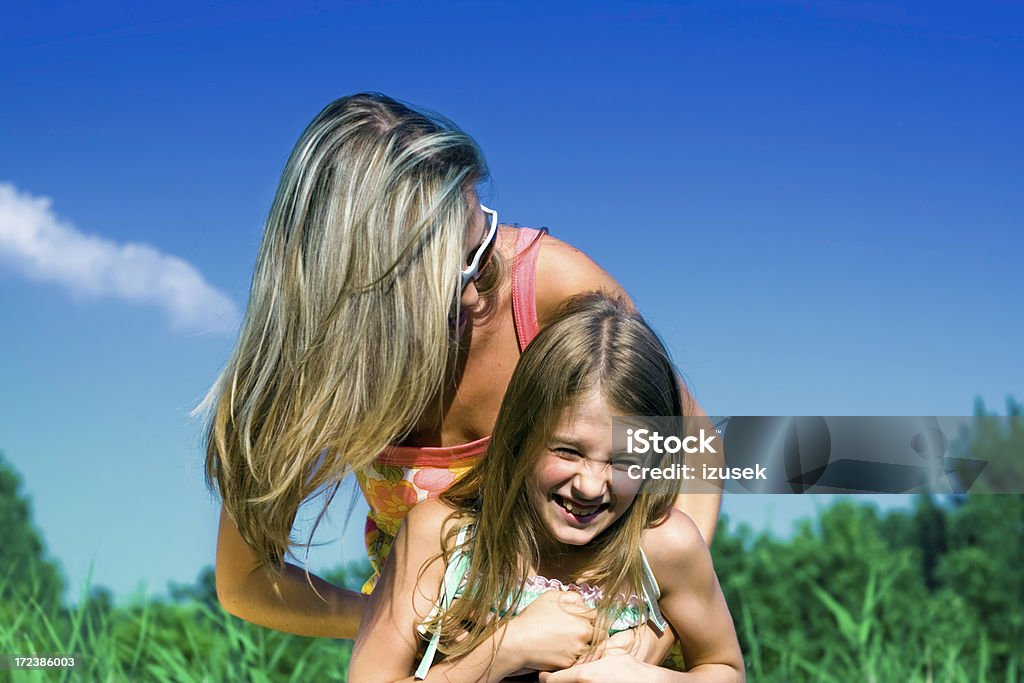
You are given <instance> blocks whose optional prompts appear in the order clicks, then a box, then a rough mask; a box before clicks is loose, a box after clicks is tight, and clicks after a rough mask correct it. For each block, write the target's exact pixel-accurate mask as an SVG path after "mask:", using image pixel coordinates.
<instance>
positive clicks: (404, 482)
mask: <svg viewBox="0 0 1024 683" xmlns="http://www.w3.org/2000/svg"><path fill="white" fill-rule="evenodd" d="M545 232H547V230H546V229H542V230H533V229H531V228H519V229H518V231H517V235H516V244H515V256H514V257H513V259H512V320H513V322H514V324H515V329H516V338H517V340H518V342H519V351H520V352H522V351H523V349H525V348H526V345H527V344H529V343H530V342H531V341H532V340H533V338H534V337H535V336H537V331H538V330H539V325H538V323H537V296H536V294H537V277H536V275H537V254H538V252H539V251H540V248H539V242H540V237H541V236H542V235H543V234H544V233H545ZM490 441H491V437H489V436H485V437H483V438H481V439H477V440H476V441H470V442H469V443H464V444H460V445H458V446H423V447H418V446H392V447H390V448H388V449H387V450H386V451H384V452H383V453H381V454H380V455H379V456H378V457H377V459H376V460H375V461H374V462H373V463H371V464H370V465H369V466H368V467H366V468H365V469H364V470H362V471H360V472H357V473H356V479H357V480H358V481H359V487H360V488H361V489H362V490H363V496H365V497H366V502H367V503H368V504H369V506H370V512H369V513H368V514H367V515H366V528H365V533H366V554H367V556H368V557H369V558H370V565H371V566H372V567H373V576H371V577H370V578H369V579H368V580H367V582H366V584H365V585H364V586H363V592H364V593H369V592H371V591H372V590H373V587H374V586H375V585H376V584H377V579H378V578H379V576H380V570H381V567H383V565H384V560H385V559H387V556H388V554H390V552H391V545H392V543H393V541H394V539H395V535H396V534H397V533H398V526H399V525H400V524H401V523H402V520H403V519H404V518H405V515H406V514H407V513H408V512H409V510H410V509H412V506H413V505H416V503H419V502H421V501H424V500H427V499H428V498H437V497H438V496H440V495H441V494H442V493H444V492H445V491H446V490H448V487H450V486H451V485H452V484H453V483H455V480H456V479H458V478H459V477H461V476H462V475H464V474H465V473H466V472H468V471H469V470H470V468H472V467H473V465H475V464H476V462H477V461H478V460H479V459H480V458H481V457H483V455H484V453H486V452H487V445H488V444H489V443H490Z"/></svg>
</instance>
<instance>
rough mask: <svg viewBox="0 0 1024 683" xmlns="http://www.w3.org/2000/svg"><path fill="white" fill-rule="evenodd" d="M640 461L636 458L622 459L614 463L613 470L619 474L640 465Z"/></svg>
mask: <svg viewBox="0 0 1024 683" xmlns="http://www.w3.org/2000/svg"><path fill="white" fill-rule="evenodd" d="M639 464H640V461H639V460H637V459H636V458H620V459H617V460H613V461H612V469H614V470H617V471H619V472H625V471H626V470H628V469H629V468H630V467H632V466H633V465H639Z"/></svg>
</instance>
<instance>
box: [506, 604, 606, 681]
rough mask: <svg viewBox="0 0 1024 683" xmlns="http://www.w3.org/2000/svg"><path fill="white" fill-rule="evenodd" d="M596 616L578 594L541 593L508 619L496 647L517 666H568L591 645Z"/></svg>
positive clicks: (561, 667)
mask: <svg viewBox="0 0 1024 683" xmlns="http://www.w3.org/2000/svg"><path fill="white" fill-rule="evenodd" d="M595 616H596V612H595V610H593V609H591V608H589V607H587V606H586V604H584V602H583V598H582V597H581V596H580V594H579V593H576V592H573V591H565V592H563V591H549V592H547V593H544V594H543V595H541V596H540V597H539V598H537V599H536V600H534V601H533V602H532V603H530V605H529V606H528V607H527V608H526V609H525V610H523V611H522V612H521V613H520V614H519V615H518V616H516V617H514V618H512V619H510V620H509V622H508V625H507V626H506V627H505V637H504V639H503V640H502V641H501V645H500V646H499V647H500V650H501V654H502V656H503V658H507V660H508V661H510V662H514V663H515V664H517V665H518V666H517V667H516V668H526V669H537V670H540V671H558V670H559V669H565V668H568V667H570V666H572V665H573V664H574V663H575V662H576V659H577V658H578V657H579V656H580V655H581V654H582V653H583V652H584V651H585V650H586V649H587V647H589V646H590V639H591V636H592V635H593V633H594V617H595Z"/></svg>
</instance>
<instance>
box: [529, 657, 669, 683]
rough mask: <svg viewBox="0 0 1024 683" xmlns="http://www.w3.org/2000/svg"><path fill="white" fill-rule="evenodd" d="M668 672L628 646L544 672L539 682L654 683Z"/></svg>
mask: <svg viewBox="0 0 1024 683" xmlns="http://www.w3.org/2000/svg"><path fill="white" fill-rule="evenodd" d="M665 673H666V671H665V669H660V668H658V667H656V666H653V665H651V664H645V663H644V662H641V661H640V660H638V659H637V658H636V657H634V656H633V655H631V654H629V653H628V652H626V651H625V650H608V651H606V652H605V655H604V657H602V658H601V659H598V660H597V661H593V662H588V663H586V664H577V665H575V666H573V667H570V668H568V669H565V670H563V671H556V672H554V673H542V674H541V675H540V683H622V681H630V683H655V682H656V681H659V680H661V679H662V677H663V675H664V674H665Z"/></svg>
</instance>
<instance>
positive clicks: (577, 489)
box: [572, 462, 608, 503]
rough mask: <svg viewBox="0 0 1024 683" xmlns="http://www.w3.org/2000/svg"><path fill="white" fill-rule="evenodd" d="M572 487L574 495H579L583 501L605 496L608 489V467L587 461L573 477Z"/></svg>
mask: <svg viewBox="0 0 1024 683" xmlns="http://www.w3.org/2000/svg"><path fill="white" fill-rule="evenodd" d="M572 489H573V495H574V496H578V497H579V498H580V502H581V503H585V502H589V501H593V500H598V499H600V498H603V497H604V494H605V492H606V491H607V489H608V468H607V467H602V466H601V465H600V464H596V463H594V464H591V463H589V462H588V463H586V464H585V465H584V467H583V468H582V469H580V471H579V472H577V473H576V476H575V477H573V480H572Z"/></svg>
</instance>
